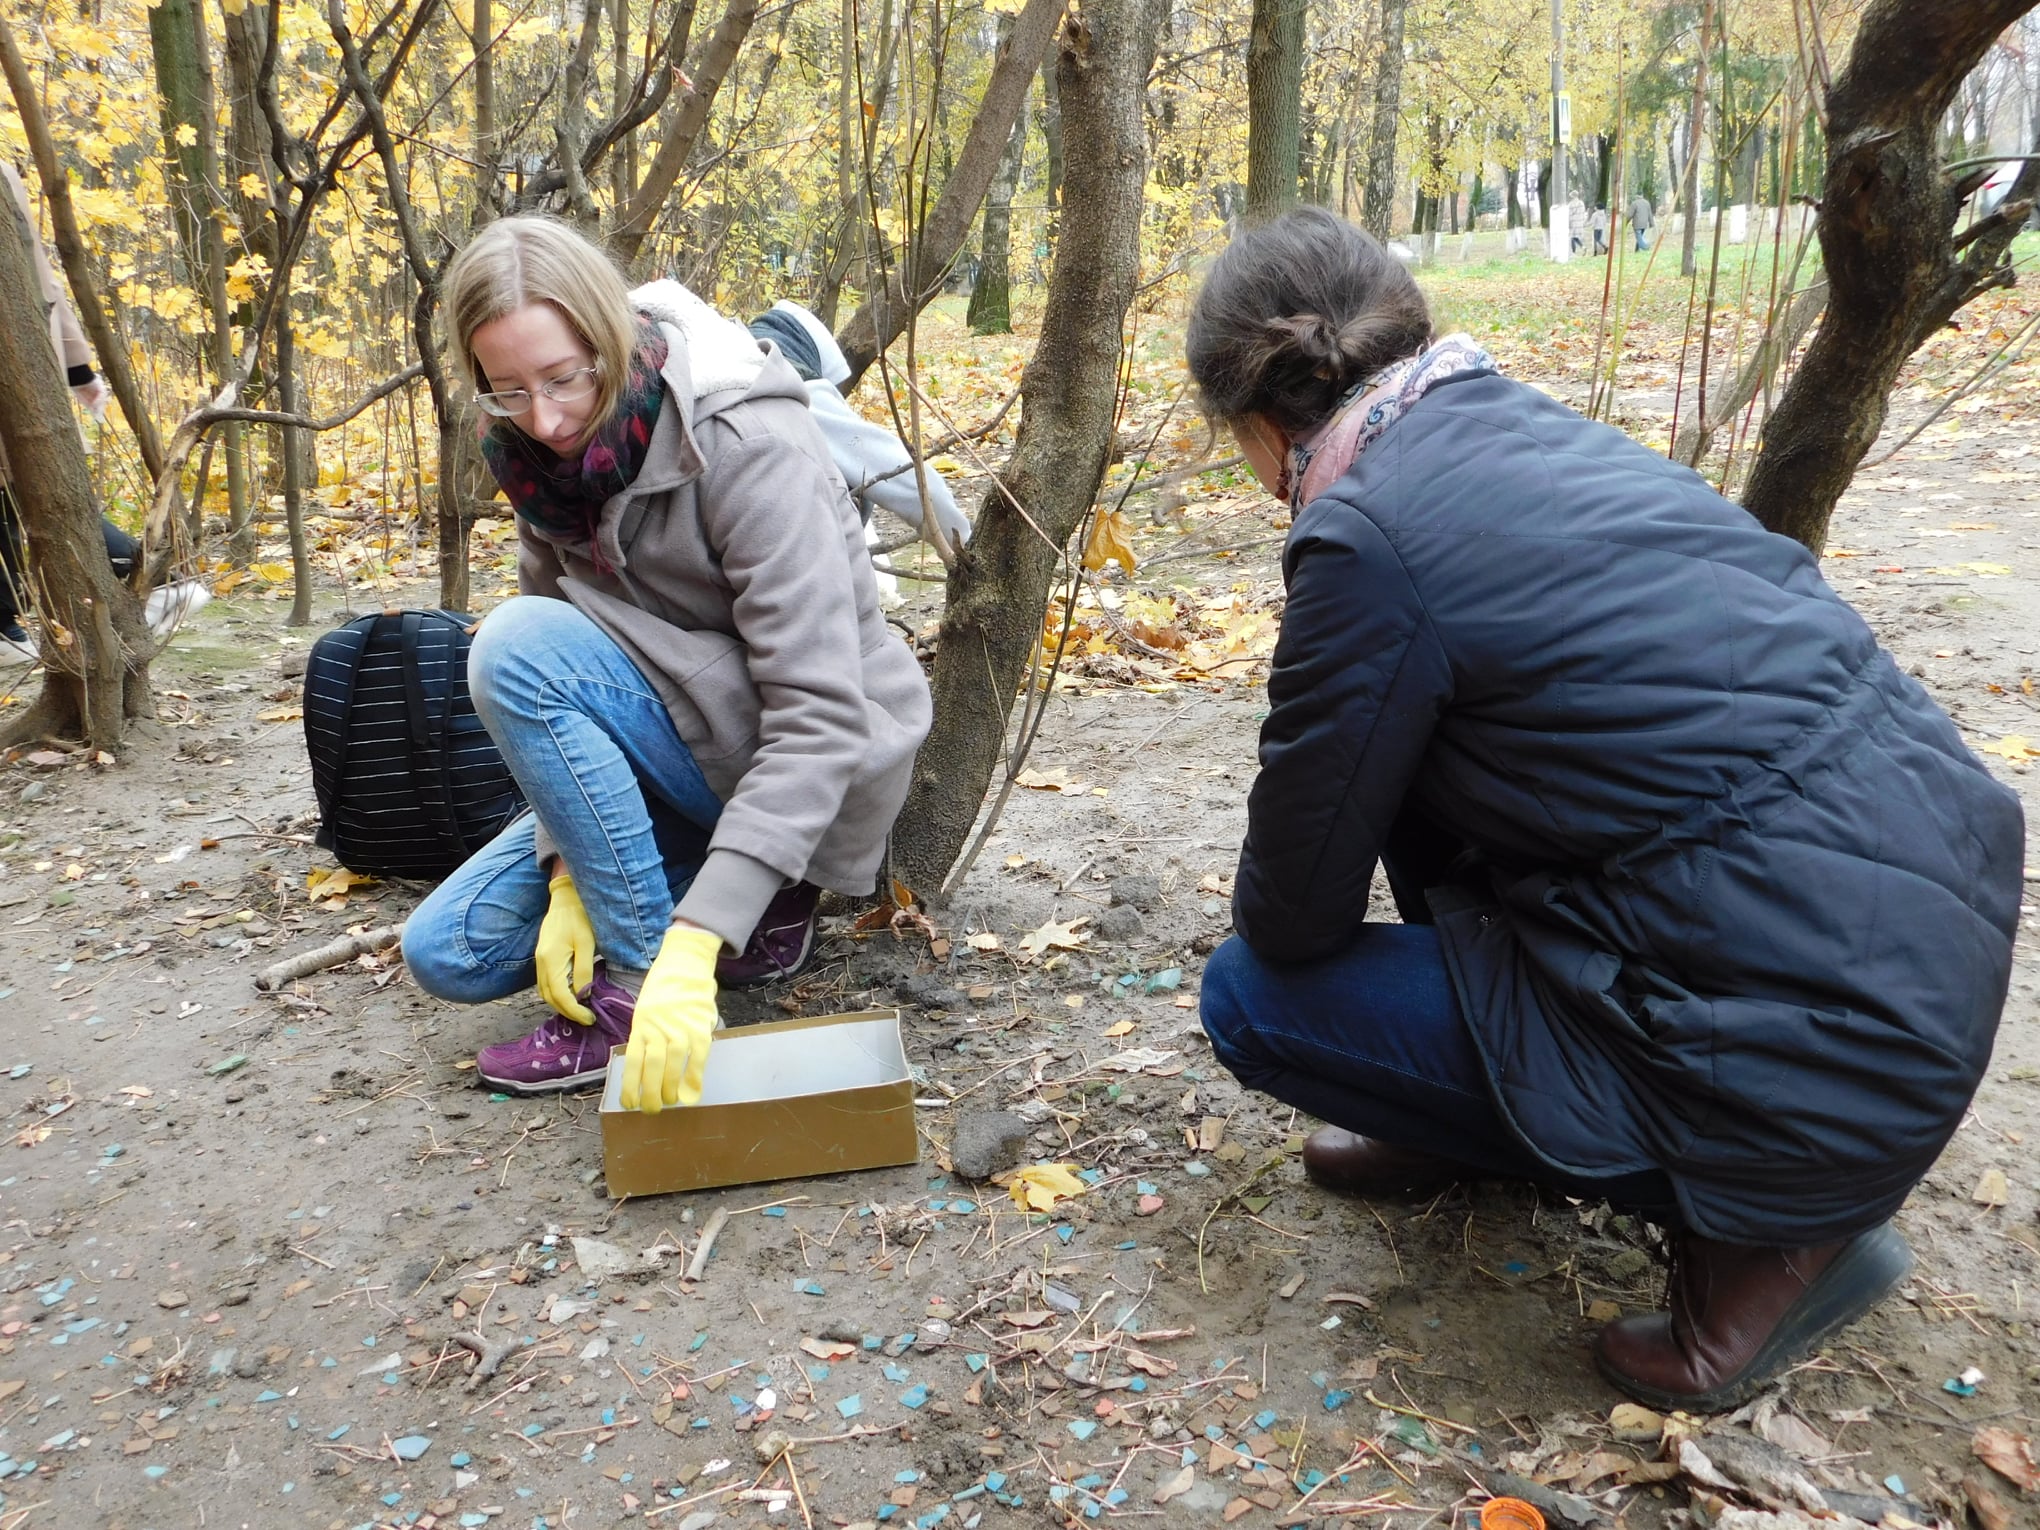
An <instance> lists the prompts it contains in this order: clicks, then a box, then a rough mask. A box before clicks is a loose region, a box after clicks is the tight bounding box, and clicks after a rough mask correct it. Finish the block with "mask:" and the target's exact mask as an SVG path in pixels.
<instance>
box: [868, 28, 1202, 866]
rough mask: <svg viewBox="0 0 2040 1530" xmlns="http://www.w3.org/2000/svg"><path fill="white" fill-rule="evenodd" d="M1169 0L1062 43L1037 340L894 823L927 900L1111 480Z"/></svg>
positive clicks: (906, 862)
mask: <svg viewBox="0 0 2040 1530" xmlns="http://www.w3.org/2000/svg"><path fill="white" fill-rule="evenodd" d="M1162 3H1163V0H1091V3H1088V4H1086V5H1085V6H1084V8H1083V10H1082V12H1081V13H1077V14H1073V15H1072V18H1071V21H1070V24H1069V26H1068V27H1066V28H1065V29H1064V33H1063V38H1062V44H1061V46H1060V48H1059V49H1058V50H1057V57H1056V84H1057V90H1058V95H1059V97H1060V101H1061V107H1062V119H1063V127H1064V130H1065V131H1066V132H1067V133H1068V135H1069V141H1070V142H1071V143H1072V144H1081V145H1082V146H1083V149H1082V152H1081V153H1077V154H1073V155H1071V156H1070V160H1069V164H1068V167H1067V172H1066V174H1067V178H1066V180H1065V181H1064V183H1063V210H1062V233H1061V236H1060V238H1059V240H1058V242H1057V245H1056V254H1055V269H1054V271H1053V272H1052V273H1051V275H1050V277H1049V283H1048V297H1047V302H1046V305H1045V308H1044V310H1043V314H1044V316H1043V319H1042V323H1041V338H1040V341H1039V343H1038V344H1037V345H1036V346H1035V350H1034V356H1033V359H1032V360H1030V361H1029V362H1028V363H1027V370H1026V373H1025V374H1024V375H1023V377H1022V379H1021V384H1020V410H1021V415H1020V434H1019V438H1018V440H1017V441H1016V442H1015V443H1014V447H1013V456H1012V458H1011V460H1010V461H1009V462H1008V463H1007V465H1006V470H1005V472H1004V473H1003V474H1002V475H1001V476H1000V483H999V484H998V485H996V486H995V487H994V488H993V490H992V492H991V493H990V494H988V495H987V496H986V498H985V502H984V506H983V508H982V509H981V510H980V511H979V512H978V519H977V529H976V531H975V532H974V534H973V535H972V537H971V540H970V545H969V546H968V547H967V548H965V549H964V550H963V552H962V553H961V555H960V556H959V557H958V559H957V564H956V569H955V571H954V572H953V573H952V574H951V575H950V580H949V592H948V603H947V606H946V609H945V610H944V612H943V616H942V639H941V643H940V646H939V647H938V648H937V650H936V656H935V676H934V682H933V689H934V695H935V726H934V729H933V731H932V732H930V733H929V735H928V740H927V742H926V743H925V744H923V745H922V747H921V753H920V757H919V759H918V760H917V761H916V762H915V765H914V785H913V789H912V791H911V793H910V794H909V796H908V798H907V805H906V807H905V809H904V810H903V811H902V813H901V815H900V820H899V824H898V827H897V828H896V829H895V830H894V834H893V843H894V864H895V875H897V876H898V877H900V878H901V879H902V880H904V881H905V882H906V884H907V885H908V886H909V887H911V888H914V889H915V890H916V891H918V892H919V893H921V894H922V895H924V896H927V897H933V896H934V895H935V894H936V893H937V891H938V890H939V889H940V888H941V886H942V883H943V878H944V876H945V875H946V874H947V873H948V871H949V868H950V867H951V866H952V865H954V864H955V862H956V857H957V855H958V853H959V852H960V851H961V850H962V848H963V843H964V840H965V838H966V837H967V836H968V835H969V833H970V827H971V824H972V822H973V821H974V820H975V819H976V817H977V814H978V808H979V806H980V805H981V804H982V802H983V801H984V795H985V787H986V786H987V784H989V782H990V781H991V778H992V770H993V767H994V765H995V764H996V763H997V761H998V758H999V754H1000V746H1001V741H1002V739H1003V738H1004V736H1005V731H1006V721H1007V718H1008V717H1009V716H1010V715H1011V713H1012V710H1013V698H1014V694H1015V692H1016V690H1017V688H1018V687H1019V684H1020V679H1021V675H1022V673H1023V672H1024V671H1025V669H1026V667H1027V659H1028V655H1029V654H1030V653H1032V652H1033V650H1034V646H1035V644H1036V643H1037V642H1038V641H1039V640H1040V637H1041V622H1042V613H1043V611H1044V609H1045V608H1046V606H1047V601H1048V590H1049V582H1050V580H1051V578H1052V577H1053V576H1054V574H1055V571H1056V569H1057V568H1058V566H1060V565H1061V564H1062V563H1063V561H1064V552H1065V549H1066V548H1067V546H1068V544H1069V540H1070V538H1071V537H1072V536H1073V535H1075V533H1076V530H1077V527H1078V526H1079V524H1081V522H1082V521H1083V519H1084V516H1085V513H1086V512H1087V511H1089V510H1090V508H1091V504H1092V501H1093V500H1094V499H1095V498H1096V496H1097V493H1098V486H1099V484H1100V483H1102V482H1103V481H1104V477H1105V463H1106V459H1107V458H1108V456H1109V455H1110V453H1111V449H1112V441H1113V436H1114V429H1115V425H1114V421H1115V416H1116V412H1117V408H1118V399H1119V374H1120V363H1121V361H1122V359H1123V355H1124V350H1125V325H1126V311H1127V308H1128V306H1129V305H1130V304H1131V303H1132V301H1133V293H1134V288H1135V286H1136V285H1137V284H1138V280H1139V276H1140V227H1141V212H1142V207H1143V200H1142V194H1143V191H1144V189H1145V186H1146V182H1147V132H1146V122H1145V99H1146V91H1145V89H1144V86H1145V83H1146V80H1147V76H1148V70H1149V68H1150V67H1151V66H1152V64H1153V62H1154V53H1155V38H1156V34H1157V33H1158V31H1159V30H1160V21H1161V6H1162ZM1009 494H1010V495H1011V496H1012V498H1011V500H1008V498H1007V496H1008V495H1009ZM1016 504H1017V505H1020V506H1025V507H1026V513H1025V514H1024V515H1023V514H1022V513H1021V511H1020V510H1018V509H1016V508H1015V505H1016Z"/></svg>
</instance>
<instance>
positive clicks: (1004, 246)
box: [964, 19, 1027, 335]
mask: <svg viewBox="0 0 2040 1530" xmlns="http://www.w3.org/2000/svg"><path fill="white" fill-rule="evenodd" d="M999 25H1000V29H1001V30H1002V31H1003V30H1005V29H1006V27H1007V26H1008V25H1009V22H1008V20H1005V19H1002V20H1001V21H1000V23H999ZM1026 152H1027V114H1026V112H1024V111H1023V112H1022V113H1021V114H1020V115H1019V116H1018V117H1017V118H1015V119H1014V122H1013V133H1012V136H1011V137H1009V138H1008V139H1007V140H1006V153H1005V156H1004V157H1003V158H1002V159H1000V161H999V169H998V173H997V174H995V175H994V176H993V177H992V184H991V189H990V190H988V191H987V192H986V193H985V221H984V228H983V230H982V231H981V232H980V234H979V236H978V274H977V280H976V281H975V282H974V283H972V284H971V289H970V309H969V311H968V312H967V313H966V314H965V315H964V322H966V323H967V324H969V325H970V330H971V333H972V334H974V335H1007V334H1011V333H1012V332H1013V294H1012V287H1013V282H1012V258H1013V198H1014V196H1015V195H1016V194H1017V193H1018V191H1019V189H1020V163H1021V160H1022V158H1023V157H1024V156H1025V154H1026Z"/></svg>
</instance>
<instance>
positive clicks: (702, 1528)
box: [678, 1509, 722, 1530]
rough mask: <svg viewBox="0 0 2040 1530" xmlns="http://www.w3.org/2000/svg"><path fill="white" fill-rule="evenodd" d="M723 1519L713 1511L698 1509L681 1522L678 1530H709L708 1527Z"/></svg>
mask: <svg viewBox="0 0 2040 1530" xmlns="http://www.w3.org/2000/svg"><path fill="white" fill-rule="evenodd" d="M720 1518H722V1516H721V1515H720V1514H717V1513H716V1512H715V1510H713V1509H696V1510H695V1511H694V1512H693V1513H692V1514H690V1515H688V1516H687V1517H686V1518H685V1519H683V1520H681V1521H680V1524H679V1526H678V1530H708V1527H709V1526H710V1525H712V1524H714V1523H715V1522H716V1521H717V1520H719V1519H720Z"/></svg>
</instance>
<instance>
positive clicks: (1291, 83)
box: [1246, 0, 1305, 222]
mask: <svg viewBox="0 0 2040 1530" xmlns="http://www.w3.org/2000/svg"><path fill="white" fill-rule="evenodd" d="M1304 10H1305V0H1253V15H1252V19H1251V20H1250V22H1249V23H1248V27H1247V210H1246V215H1247V219H1248V221H1249V222H1257V221H1260V220H1263V219H1267V218H1273V217H1275V216H1277V215H1278V214H1280V213H1282V212H1285V211H1287V210H1288V209H1289V208H1292V207H1294V206H1295V205H1296V189H1297V177H1298V175H1299V174H1300V172H1301V168H1302V166H1301V158H1302V152H1303V141H1302V123H1303V20H1304Z"/></svg>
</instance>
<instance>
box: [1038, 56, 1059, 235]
mask: <svg viewBox="0 0 2040 1530" xmlns="http://www.w3.org/2000/svg"><path fill="white" fill-rule="evenodd" d="M1056 92H1057V86H1056V82H1055V71H1054V70H1053V69H1044V70H1042V71H1041V108H1040V111H1041V157H1042V162H1043V169H1044V172H1045V179H1046V184H1044V185H1043V186H1042V188H1041V205H1042V206H1043V207H1045V208H1047V209H1048V229H1049V234H1050V237H1053V236H1054V233H1055V221H1056V215H1057V214H1058V213H1060V212H1061V211H1062V187H1063V134H1062V98H1061V97H1060V96H1059V95H1058V94H1057V93H1056Z"/></svg>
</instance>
